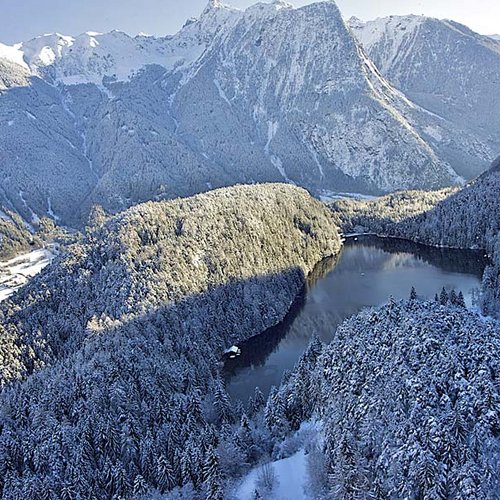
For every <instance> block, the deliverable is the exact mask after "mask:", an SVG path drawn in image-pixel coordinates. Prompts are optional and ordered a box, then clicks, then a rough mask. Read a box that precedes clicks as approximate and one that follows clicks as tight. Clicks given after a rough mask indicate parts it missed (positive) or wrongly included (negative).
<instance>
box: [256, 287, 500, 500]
mask: <svg viewBox="0 0 500 500" xmlns="http://www.w3.org/2000/svg"><path fill="white" fill-rule="evenodd" d="M412 295H413V297H412V298H411V299H410V300H408V301H399V302H396V301H394V300H390V301H389V303H388V304H387V305H385V306H383V307H380V308H375V309H368V310H365V311H364V312H362V313H360V314H359V315H357V316H355V317H353V318H351V319H349V320H347V321H346V322H345V323H344V324H343V325H342V326H341V327H339V328H338V330H337V332H336V333H335V336H334V338H333V340H332V342H331V343H330V344H329V345H328V346H322V345H321V343H320V342H318V341H314V342H313V343H312V345H311V348H310V349H309V351H308V352H307V353H306V354H305V355H304V357H303V359H302V360H301V361H300V362H299V363H298V365H297V367H296V369H295V370H294V372H293V373H292V374H291V375H289V376H288V378H287V379H286V380H285V382H284V383H283V385H282V386H281V387H280V388H279V390H277V391H274V392H273V394H272V398H271V399H270V400H269V401H268V404H267V407H266V418H265V421H266V425H267V427H268V428H269V430H270V432H271V433H272V434H273V436H274V437H275V439H276V442H277V443H281V442H282V441H283V439H284V437H286V436H288V435H289V433H290V430H291V429H292V430H293V429H298V427H299V426H300V424H301V423H302V422H304V421H305V420H309V419H313V420H314V419H319V421H320V422H321V426H320V427H321V431H320V435H321V438H320V439H319V440H318V443H319V445H314V443H313V444H312V445H310V446H309V454H308V472H309V481H310V484H309V492H310V495H311V497H313V498H321V499H323V498H325V499H326V498H345V499H352V498H380V499H388V498H390V499H398V498H415V499H416V498H432V499H441V498H442V499H493V498H497V495H498V492H499V491H500V490H499V488H500V467H499V465H500V426H499V422H500V394H499V381H498V376H499V373H500V364H499V357H498V353H499V348H500V329H499V327H498V323H497V322H496V321H494V320H489V321H485V320H484V319H482V318H480V317H479V316H478V315H476V314H474V313H471V312H469V311H467V310H466V309H465V308H464V307H463V305H460V304H458V303H457V302H455V303H450V302H449V301H448V300H447V299H446V298H445V300H444V301H441V302H440V301H438V302H422V301H420V300H419V299H418V298H417V297H416V296H415V295H414V294H412ZM285 442H286V441H285ZM276 447H277V449H280V448H279V445H278V444H277V445H276ZM282 447H283V445H281V448H282Z"/></svg>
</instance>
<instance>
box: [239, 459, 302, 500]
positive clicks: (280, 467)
mask: <svg viewBox="0 0 500 500" xmlns="http://www.w3.org/2000/svg"><path fill="white" fill-rule="evenodd" d="M271 466H272V467H273V468H274V472H275V474H276V477H277V479H278V484H277V486H276V488H275V490H274V491H273V493H272V497H269V500H271V498H272V499H273V500H307V499H308V497H307V496H306V495H305V493H304V488H305V487H306V482H307V468H306V454H305V453H304V450H300V451H299V452H297V453H296V454H295V455H292V456H291V457H288V458H284V459H283V460H278V461H277V462H273V463H272V464H271ZM262 467H264V466H259V467H256V468H255V469H253V470H252V471H251V472H250V473H249V474H248V475H247V476H246V477H245V479H244V480H243V482H242V483H241V485H240V486H239V488H238V489H237V491H236V495H235V497H236V498H238V500H251V499H253V498H254V496H253V494H254V492H255V488H256V483H257V478H258V477H259V472H260V470H261V469H262Z"/></svg>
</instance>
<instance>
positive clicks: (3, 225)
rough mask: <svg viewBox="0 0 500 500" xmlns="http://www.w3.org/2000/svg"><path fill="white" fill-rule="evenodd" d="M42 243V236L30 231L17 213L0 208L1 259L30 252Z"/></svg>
mask: <svg viewBox="0 0 500 500" xmlns="http://www.w3.org/2000/svg"><path fill="white" fill-rule="evenodd" d="M41 244H42V242H41V240H40V238H39V237H38V236H36V235H35V234H32V233H31V232H30V231H29V229H28V228H27V227H26V224H25V223H24V221H23V220H22V219H21V218H20V217H19V216H18V215H17V214H15V213H13V212H10V211H8V210H7V211H5V212H3V211H2V210H1V209H0V261H3V260H8V259H11V258H13V257H16V256H17V255H19V254H20V253H26V252H30V251H31V250H33V249H35V248H37V247H39V246H41Z"/></svg>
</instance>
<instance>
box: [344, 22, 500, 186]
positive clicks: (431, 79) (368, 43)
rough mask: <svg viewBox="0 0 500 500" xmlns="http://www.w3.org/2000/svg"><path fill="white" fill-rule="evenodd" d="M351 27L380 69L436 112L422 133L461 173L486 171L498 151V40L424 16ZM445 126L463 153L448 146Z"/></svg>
mask: <svg viewBox="0 0 500 500" xmlns="http://www.w3.org/2000/svg"><path fill="white" fill-rule="evenodd" d="M349 24H350V27H351V29H352V31H353V33H354V34H355V35H356V37H357V38H358V39H359V41H360V42H361V44H362V45H363V47H364V49H365V50H366V51H367V53H368V54H369V56H370V58H371V59H372V60H373V62H374V63H375V64H376V66H377V67H378V68H379V69H380V71H381V73H382V74H383V75H384V76H385V77H386V78H388V79H389V80H390V81H391V82H392V83H393V84H394V85H395V86H396V87H397V88H398V89H400V90H402V91H403V92H404V93H405V94H406V96H408V98H409V99H411V100H412V101H413V102H415V103H417V104H418V105H419V106H420V107H422V108H424V109H425V110H428V111H429V112H430V113H433V115H434V118H435V123H433V124H431V123H429V124H425V125H424V127H423V128H419V132H421V135H422V136H423V137H424V138H425V139H426V140H427V141H428V142H430V143H431V144H432V145H433V147H434V149H435V150H437V151H438V152H441V153H442V154H444V155H445V156H446V157H447V158H449V159H450V161H452V162H453V165H454V166H455V168H456V169H457V170H458V171H459V172H460V173H461V174H462V175H464V176H465V177H472V176H475V175H477V174H478V173H480V171H482V170H485V169H486V168H485V162H487V161H492V160H493V159H494V158H495V156H497V155H498V153H499V151H500V136H499V135H498V133H497V132H496V131H498V130H499V128H500V79H499V75H500V42H498V41H496V40H493V39H492V38H490V37H486V36H482V35H479V34H477V33H474V32H473V31H471V30H470V29H469V28H467V27H465V26H463V25H461V24H458V23H455V22H453V21H446V20H443V21H441V20H438V19H432V18H428V17H423V16H402V17H400V16H391V17H388V18H382V19H376V20H375V21H370V22H367V23H363V22H361V21H360V20H358V19H351V20H350V22H349ZM450 125H451V127H452V128H453V130H454V134H455V137H456V139H455V140H456V141H457V142H461V143H462V144H463V146H464V149H465V151H463V153H465V154H463V153H462V154H461V155H457V152H458V150H459V148H457V147H455V145H453V144H450V139H451V138H452V137H453V134H449V133H448V132H447V131H446V129H447V128H449V127H450ZM457 134H458V136H457ZM450 146H451V147H450ZM467 150H468V153H467ZM467 156H468V158H467ZM464 160H466V161H464Z"/></svg>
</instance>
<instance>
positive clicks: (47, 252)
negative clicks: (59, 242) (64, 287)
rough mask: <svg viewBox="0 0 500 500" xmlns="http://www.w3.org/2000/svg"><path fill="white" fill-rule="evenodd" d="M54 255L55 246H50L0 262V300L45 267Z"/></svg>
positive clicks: (55, 253) (8, 295)
mask: <svg viewBox="0 0 500 500" xmlns="http://www.w3.org/2000/svg"><path fill="white" fill-rule="evenodd" d="M56 255H57V252H56V250H55V248H53V247H51V248H44V249H41V250H35V251H33V252H30V253H27V254H24V255H21V256H19V257H16V258H14V259H12V260H9V261H7V262H0V302H1V301H3V300H5V299H7V298H8V297H10V296H11V295H12V294H13V293H14V292H16V290H18V289H19V288H20V287H21V286H23V285H24V284H26V283H27V282H28V281H29V280H30V279H31V278H33V276H36V275H37V274H38V273H39V272H40V271H42V269H44V268H45V267H47V266H48V265H49V264H50V263H51V262H52V260H53V259H54V257H55V256H56Z"/></svg>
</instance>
